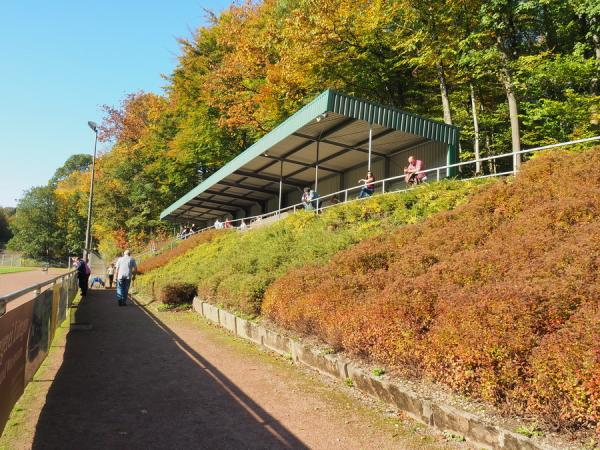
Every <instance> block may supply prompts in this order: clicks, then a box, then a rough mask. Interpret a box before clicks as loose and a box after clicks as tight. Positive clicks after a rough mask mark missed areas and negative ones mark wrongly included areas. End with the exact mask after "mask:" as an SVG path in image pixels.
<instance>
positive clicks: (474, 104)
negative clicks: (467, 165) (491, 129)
mask: <svg viewBox="0 0 600 450" xmlns="http://www.w3.org/2000/svg"><path fill="white" fill-rule="evenodd" d="M469 88H470V89H471V112H472V114H473V130H474V132H475V136H474V139H473V151H474V152H475V160H476V161H477V162H476V163H475V173H481V162H480V161H479V158H480V156H481V155H480V152H479V117H478V116H477V100H476V98H475V88H474V87H473V83H469Z"/></svg>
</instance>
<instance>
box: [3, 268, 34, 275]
mask: <svg viewBox="0 0 600 450" xmlns="http://www.w3.org/2000/svg"><path fill="white" fill-rule="evenodd" d="M34 269H37V267H0V275H2V274H5V273H15V272H27V271H29V270H34Z"/></svg>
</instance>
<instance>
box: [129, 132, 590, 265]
mask: <svg viewBox="0 0 600 450" xmlns="http://www.w3.org/2000/svg"><path fill="white" fill-rule="evenodd" d="M592 141H600V136H594V137H590V138H585V139H578V140H574V141H569V142H561V143H558V144H550V145H544V146H541V147H534V148H528V149H525V150H520V151H518V152H510V153H503V154H500V155H493V156H487V157H485V158H477V159H472V160H469V161H464V162H458V163H454V164H447V165H445V166H439V167H435V168H432V169H426V170H422V171H418V172H415V175H416V174H425V176H426V177H427V181H440V180H442V179H444V178H448V176H449V173H451V172H452V171H453V170H459V171H460V170H463V171H464V170H465V168H467V167H469V166H474V167H475V168H479V167H481V166H482V163H485V162H497V161H498V160H501V159H509V158H510V159H511V161H510V164H508V166H512V168H511V169H510V170H504V171H501V172H494V173H488V174H482V173H481V172H477V171H476V169H475V170H473V171H472V173H473V175H472V176H461V177H460V178H458V179H459V180H462V181H468V180H475V179H481V178H490V177H502V176H507V175H514V174H516V173H517V165H516V164H515V161H516V159H517V157H519V156H521V155H525V154H528V153H535V152H539V151H542V150H550V149H554V148H559V147H566V146H570V145H576V144H583V143H587V142H592ZM405 178H406V175H405V174H402V175H396V176H393V177H388V178H385V179H381V180H376V181H373V182H372V183H369V184H370V185H374V187H375V189H374V190H373V191H374V192H373V193H375V191H377V193H390V192H405V191H408V190H411V189H414V188H415V186H410V185H407V184H406V183H405V182H404V180H405ZM398 184H400V186H401V187H400V188H398ZM364 186H365V184H359V185H356V186H352V187H349V188H346V189H341V190H339V191H336V192H332V193H330V194H326V195H323V196H319V197H317V198H315V199H313V200H311V201H310V202H309V203H315V206H316V207H313V208H309V210H312V211H314V212H320V211H323V210H325V209H328V208H331V207H334V206H337V205H341V204H344V203H348V202H351V201H358V200H361V199H360V198H357V197H354V194H353V193H355V192H357V191H360V190H361V189H362V188H363V187H364ZM368 197H370V195H369V196H368ZM368 197H365V198H368ZM334 199H336V200H334ZM327 203H329V204H327ZM306 209H307V208H306V204H305V203H303V202H299V203H295V204H293V205H290V206H286V207H284V208H280V209H277V210H275V211H270V212H268V213H263V214H257V215H255V216H248V217H243V218H240V219H232V220H229V221H227V222H221V225H220V226H219V227H218V228H236V229H238V230H239V229H240V226H239V225H236V224H238V223H239V224H240V225H241V223H242V221H244V223H245V224H246V228H247V229H251V228H253V227H255V226H256V225H259V224H261V225H262V223H261V222H262V221H263V220H269V219H273V218H275V220H278V219H279V218H281V217H282V216H283V215H287V214H290V213H295V212H296V211H298V210H303V211H304V210H306ZM249 221H250V223H248V222H249ZM215 228H216V227H215V225H210V226H208V227H205V228H202V229H200V230H196V231H192V232H189V233H186V234H184V235H178V236H176V237H175V238H174V239H173V240H172V241H171V243H170V245H169V244H167V245H164V246H163V248H167V247H168V248H173V246H174V245H176V242H177V241H180V240H185V239H187V238H189V237H191V236H193V235H195V234H198V233H202V232H204V231H208V230H212V229H215ZM242 228H244V227H242ZM148 253H149V252H144V253H142V254H141V255H140V256H142V255H147V254H148ZM155 254H156V253H155Z"/></svg>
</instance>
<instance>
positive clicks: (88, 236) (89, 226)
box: [83, 121, 98, 261]
mask: <svg viewBox="0 0 600 450" xmlns="http://www.w3.org/2000/svg"><path fill="white" fill-rule="evenodd" d="M88 126H89V127H90V128H91V129H92V131H93V132H94V134H95V135H96V139H95V140H94V157H93V158H92V177H91V179H90V198H89V202H88V216H87V227H86V229H85V248H84V249H83V259H84V260H86V261H87V259H88V256H89V254H90V250H91V248H90V247H91V246H92V202H93V201H94V174H95V170H96V147H97V145H98V125H96V123H95V122H92V121H89V122H88Z"/></svg>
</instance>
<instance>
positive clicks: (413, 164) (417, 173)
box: [404, 156, 427, 185]
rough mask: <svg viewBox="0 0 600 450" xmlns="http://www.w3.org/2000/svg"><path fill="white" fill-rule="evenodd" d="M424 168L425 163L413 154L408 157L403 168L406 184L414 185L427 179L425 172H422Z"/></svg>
mask: <svg viewBox="0 0 600 450" xmlns="http://www.w3.org/2000/svg"><path fill="white" fill-rule="evenodd" d="M423 170H425V164H424V163H423V161H421V160H420V159H416V158H415V157H414V156H409V157H408V167H405V168H404V179H405V181H406V183H407V184H411V185H416V184H419V183H422V182H424V181H427V174H426V173H424V172H422V171H423Z"/></svg>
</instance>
